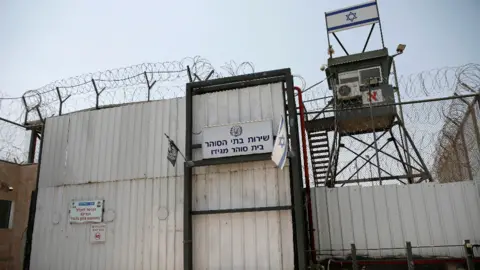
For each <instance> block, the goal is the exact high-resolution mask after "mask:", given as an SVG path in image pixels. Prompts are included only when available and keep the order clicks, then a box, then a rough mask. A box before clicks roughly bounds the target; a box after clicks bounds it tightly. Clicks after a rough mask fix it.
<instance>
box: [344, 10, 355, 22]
mask: <svg viewBox="0 0 480 270" xmlns="http://www.w3.org/2000/svg"><path fill="white" fill-rule="evenodd" d="M345 16H347V21H351V22H353V21H354V20H356V19H357V13H356V12H351V11H350V13H348V14H347V15H345Z"/></svg>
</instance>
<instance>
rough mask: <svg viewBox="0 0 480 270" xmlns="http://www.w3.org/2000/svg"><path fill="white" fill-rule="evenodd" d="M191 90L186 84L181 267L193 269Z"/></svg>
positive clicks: (185, 269)
mask: <svg viewBox="0 0 480 270" xmlns="http://www.w3.org/2000/svg"><path fill="white" fill-rule="evenodd" d="M192 95H193V91H192V89H191V88H190V87H189V86H188V84H187V89H186V93H185V103H186V105H185V107H186V109H185V111H186V112H185V115H186V127H185V163H184V185H183V196H184V202H183V269H184V270H193V243H192V242H193V239H192V235H193V225H192V178H193V175H192V174H193V169H192V167H190V166H188V164H187V162H188V161H191V160H192V128H193V115H192V107H193V102H192V101H193V97H192Z"/></svg>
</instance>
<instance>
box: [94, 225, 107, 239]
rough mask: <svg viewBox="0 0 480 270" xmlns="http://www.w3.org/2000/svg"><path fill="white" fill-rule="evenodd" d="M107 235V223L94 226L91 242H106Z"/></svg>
mask: <svg viewBox="0 0 480 270" xmlns="http://www.w3.org/2000/svg"><path fill="white" fill-rule="evenodd" d="M106 233H107V225H106V224H105V223H98V224H92V225H91V226H90V242H91V243H103V242H105V234H106Z"/></svg>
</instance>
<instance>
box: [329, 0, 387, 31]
mask: <svg viewBox="0 0 480 270" xmlns="http://www.w3.org/2000/svg"><path fill="white" fill-rule="evenodd" d="M325 20H326V22H327V32H328V33H334V32H339V31H343V30H347V29H351V28H355V27H360V26H364V25H369V24H374V23H377V22H380V18H379V15H378V7H377V1H373V2H368V3H364V4H360V5H356V6H351V7H347V8H343V9H339V10H334V11H330V12H327V13H325Z"/></svg>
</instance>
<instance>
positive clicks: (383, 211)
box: [312, 181, 480, 258]
mask: <svg viewBox="0 0 480 270" xmlns="http://www.w3.org/2000/svg"><path fill="white" fill-rule="evenodd" d="M312 200H313V208H314V212H315V222H314V224H315V225H314V227H315V231H316V236H317V238H316V239H317V242H316V244H317V249H319V253H322V254H332V256H340V257H346V256H348V255H349V254H350V251H349V250H350V244H351V243H355V244H356V248H357V255H359V256H360V255H362V256H370V257H387V256H405V255H406V254H405V242H406V241H411V242H412V246H413V254H414V255H419V256H425V257H431V256H450V257H463V256H464V253H463V247H462V244H463V240H465V239H470V240H471V241H476V240H478V239H480V227H479V226H478V224H480V196H479V194H478V192H477V188H476V187H475V183H474V182H473V181H465V182H454V183H447V184H433V183H424V184H417V185H409V186H401V185H386V186H375V187H360V186H353V187H342V188H324V187H317V188H314V189H313V199H312ZM416 247H421V248H416ZM325 257H328V256H325V255H324V256H322V258H325Z"/></svg>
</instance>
